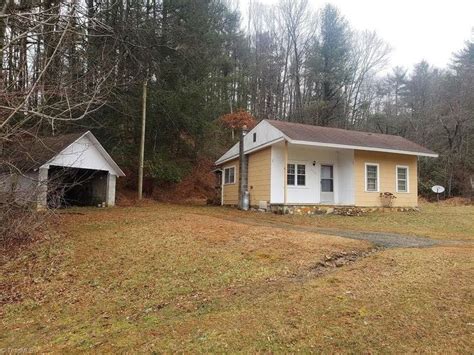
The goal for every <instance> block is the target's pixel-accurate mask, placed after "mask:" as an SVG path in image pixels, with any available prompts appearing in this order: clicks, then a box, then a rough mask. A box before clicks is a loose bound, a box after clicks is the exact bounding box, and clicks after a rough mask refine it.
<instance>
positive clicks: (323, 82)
mask: <svg viewBox="0 0 474 355" xmlns="http://www.w3.org/2000/svg"><path fill="white" fill-rule="evenodd" d="M251 4H252V5H251V6H250V8H249V11H248V12H249V14H248V16H246V18H245V19H244V20H243V18H242V16H241V13H240V10H239V9H238V8H237V7H236V5H235V4H234V3H233V2H231V1H224V0H222V1H219V0H202V1H189V0H141V1H140V0H101V1H99V0H69V1H66V0H44V1H38V0H18V1H14V0H2V1H0V48H1V51H0V57H1V61H0V127H1V136H0V139H1V142H0V143H2V144H8V142H11V141H14V140H15V139H16V137H18V135H24V134H42V135H54V134H58V133H65V132H74V131H80V130H85V129H91V130H92V131H93V132H94V134H96V135H97V136H98V138H99V139H100V140H101V142H102V143H103V144H104V145H105V146H106V148H107V149H108V150H109V151H110V152H111V154H112V155H113V156H114V157H115V158H116V159H117V161H118V162H119V164H120V165H121V166H122V167H124V168H126V169H127V170H128V171H129V172H130V174H129V176H131V177H132V180H133V174H134V172H135V171H136V168H137V161H138V146H139V144H138V143H139V138H140V127H141V95H142V85H143V82H144V81H145V80H146V81H147V82H148V108H147V131H146V146H145V166H146V169H145V170H146V174H147V175H148V176H149V177H153V178H154V179H155V182H156V183H157V184H163V183H175V182H179V181H181V180H182V179H184V178H185V177H186V176H187V175H188V174H189V173H190V172H192V171H193V167H194V166H195V165H196V163H197V162H198V161H202V159H205V160H209V161H212V160H213V159H215V158H216V157H218V156H219V155H220V154H221V153H222V152H223V151H224V150H225V149H226V148H228V147H229V145H230V144H231V143H232V139H233V138H232V137H233V135H232V133H231V131H232V129H231V128H228V127H226V126H224V125H222V120H219V118H220V117H222V116H223V115H225V114H229V113H232V112H235V111H236V110H238V109H243V110H247V111H249V112H250V113H251V114H252V115H253V116H254V117H255V118H256V119H257V120H261V119H265V118H276V119H282V120H289V121H297V122H305V123H311V124H316V125H323V126H334V127H343V128H347V129H354V130H366V131H374V132H381V133H390V134H398V135H402V136H404V137H407V138H409V139H411V140H413V141H415V142H417V143H420V144H422V145H424V146H426V147H428V148H430V149H432V150H434V151H436V152H438V153H440V158H439V159H431V160H424V159H423V160H421V163H420V166H421V178H420V183H421V186H420V190H421V192H422V193H426V192H427V191H428V189H429V188H430V187H431V186H432V185H433V184H435V183H436V184H441V185H445V186H446V187H447V194H448V195H461V194H464V195H468V194H470V193H471V180H470V179H472V176H473V175H474V153H473V145H474V42H472V41H470V42H468V43H466V45H465V47H464V48H459V52H457V53H455V54H453V59H452V62H451V64H450V65H449V66H447V67H446V68H435V67H433V66H431V65H430V64H429V63H428V62H421V63H419V64H417V65H415V66H414V67H413V68H401V67H395V68H393V69H390V68H387V63H388V59H389V56H390V51H391V50H390V45H389V44H387V43H385V42H384V40H383V39H382V38H380V37H379V36H378V35H377V34H376V33H375V32H370V31H364V32H359V31H356V30H354V29H353V28H351V25H350V16H348V17H345V14H342V13H340V12H339V11H338V9H337V8H335V7H333V6H331V5H326V6H325V7H324V8H321V9H319V10H317V12H313V10H312V7H311V6H309V3H308V1H307V0H298V1H295V0H281V1H280V2H279V3H278V5H275V6H264V5H262V4H259V3H258V2H251ZM346 15H349V14H346ZM382 73H388V74H382ZM234 139H235V138H234ZM1 164H4V165H7V164H8V162H5V161H1ZM11 169H14V167H11Z"/></svg>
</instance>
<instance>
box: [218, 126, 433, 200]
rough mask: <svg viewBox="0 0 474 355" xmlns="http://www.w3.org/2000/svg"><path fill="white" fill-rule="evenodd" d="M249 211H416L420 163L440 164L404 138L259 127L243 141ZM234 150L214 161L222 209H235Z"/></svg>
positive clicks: (236, 163) (236, 149)
mask: <svg viewBox="0 0 474 355" xmlns="http://www.w3.org/2000/svg"><path fill="white" fill-rule="evenodd" d="M243 149H244V152H245V156H246V160H247V164H248V169H247V170H248V176H247V178H248V184H247V188H248V192H249V197H250V205H251V206H253V207H260V208H268V207H270V206H275V205H279V206H286V205H288V206H290V205H293V206H294V205H325V206H326V205H329V206H358V207H382V206H384V205H385V203H386V199H385V200H384V198H383V197H382V196H381V195H382V194H384V193H389V194H385V195H389V196H390V194H391V195H393V196H394V197H395V198H392V199H390V200H391V201H392V202H391V203H392V206H393V207H416V206H417V205H418V189H417V185H418V178H417V161H418V157H420V156H423V157H438V155H437V154H436V153H434V152H432V151H431V150H429V149H427V148H424V147H422V146H420V145H418V144H416V143H414V142H411V141H409V140H407V139H405V138H403V137H399V136H394V135H387V134H377V133H368V132H359V131H349V130H344V129H339V128H330V127H319V126H312V125H305V124H299V123H291V122H285V121H275V120H263V121H261V122H260V123H259V124H258V125H257V126H255V127H254V128H253V129H252V130H251V131H249V132H248V133H247V134H246V135H245V137H244V139H243ZM239 162H240V155H239V143H236V144H235V145H234V146H233V147H232V148H230V149H229V150H228V151H227V152H226V153H225V154H224V155H222V156H221V157H220V158H219V159H218V160H217V161H216V163H215V164H216V166H217V167H218V169H219V171H221V172H222V185H221V190H222V191H221V194H222V196H221V199H222V201H221V202H222V204H223V205H237V204H238V202H239V165H240V164H239Z"/></svg>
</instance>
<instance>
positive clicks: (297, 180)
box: [286, 164, 306, 186]
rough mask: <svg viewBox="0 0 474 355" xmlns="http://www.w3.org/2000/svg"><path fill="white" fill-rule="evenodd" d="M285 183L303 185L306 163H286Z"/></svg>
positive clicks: (304, 182) (304, 183)
mask: <svg viewBox="0 0 474 355" xmlns="http://www.w3.org/2000/svg"><path fill="white" fill-rule="evenodd" d="M286 184H287V185H289V186H305V185H306V165H304V164H288V165H287V173H286Z"/></svg>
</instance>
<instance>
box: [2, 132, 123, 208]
mask: <svg viewBox="0 0 474 355" xmlns="http://www.w3.org/2000/svg"><path fill="white" fill-rule="evenodd" d="M120 176H125V174H124V173H123V171H122V170H121V169H120V168H119V166H118V165H117V164H116V163H115V162H114V160H113V159H112V158H111V156H110V155H109V154H108V153H107V152H106V150H105V149H104V147H102V145H101V144H100V143H99V141H98V140H97V138H96V137H95V136H94V135H93V134H92V133H91V132H90V131H87V132H85V133H84V132H83V133H72V134H66V135H60V136H54V137H45V138H38V137H31V136H30V137H28V136H26V137H24V138H22V139H20V140H18V141H16V142H14V143H11V144H10V145H8V146H6V147H3V149H2V167H1V170H0V192H1V195H0V203H2V202H3V203H5V202H10V203H11V202H14V203H15V204H18V205H33V206H35V207H36V208H37V209H45V208H48V207H54V208H57V207H68V206H114V205H115V189H116V179H117V177H120Z"/></svg>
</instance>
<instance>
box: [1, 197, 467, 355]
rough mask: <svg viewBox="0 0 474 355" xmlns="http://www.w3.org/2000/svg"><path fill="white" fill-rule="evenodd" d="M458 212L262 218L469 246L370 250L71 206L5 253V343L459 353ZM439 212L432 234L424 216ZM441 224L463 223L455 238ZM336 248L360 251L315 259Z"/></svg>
mask: <svg viewBox="0 0 474 355" xmlns="http://www.w3.org/2000/svg"><path fill="white" fill-rule="evenodd" d="M456 209H457V210H456V212H454V211H452V210H450V208H449V207H443V208H437V209H433V210H430V209H424V211H423V212H422V213H419V214H418V215H412V214H404V213H391V214H386V215H383V216H380V217H377V218H380V219H382V220H383V221H380V220H378V219H377V218H376V217H360V218H359V219H357V217H356V218H351V217H339V218H338V219H335V218H332V217H329V216H325V217H328V218H327V219H326V218H324V217H317V218H316V219H313V218H310V217H306V218H296V217H288V216H272V215H267V214H260V216H262V217H261V218H268V219H270V220H275V221H278V222H281V223H301V224H308V223H318V225H319V224H321V225H323V224H324V225H325V226H335V227H337V228H352V229H362V228H363V226H364V225H365V227H366V228H364V229H365V230H384V229H386V230H392V229H393V228H395V227H394V226H396V225H399V226H400V227H399V228H398V230H397V231H398V232H406V233H416V234H421V235H423V234H424V232H423V231H425V232H426V235H428V236H430V237H434V238H438V239H448V242H449V241H450V240H453V239H457V240H464V241H462V242H459V243H455V244H453V243H447V244H446V245H443V244H440V245H438V246H436V247H431V248H424V249H390V250H382V251H376V252H375V251H373V250H372V247H371V245H370V244H368V243H367V242H362V241H356V240H350V239H344V238H339V237H330V236H322V235H318V234H314V233H306V232H295V231H291V230H288V229H281V228H275V227H270V226H269V227H263V226H262V227H257V226H250V225H248V224H243V223H238V222H235V221H232V220H230V219H232V218H234V217H236V216H239V218H241V217H242V216H246V217H247V218H255V216H256V214H246V215H243V214H242V213H240V212H237V211H233V210H228V209H222V208H204V207H200V208H199V207H195V208H194V207H193V208H191V207H182V206H174V205H160V204H156V205H155V204H153V205H150V206H146V207H129V208H115V209H108V210H99V209H77V210H71V211H68V212H69V213H67V214H63V215H62V216H61V217H60V221H59V223H58V226H60V227H58V228H59V232H58V233H57V234H54V235H52V236H51V237H50V238H49V240H47V241H45V242H42V243H37V244H35V245H32V246H31V247H29V248H28V249H26V250H25V251H24V252H23V253H22V254H21V256H18V257H15V258H6V257H4V258H3V260H2V264H1V266H0V272H1V276H0V284H1V293H2V299H1V302H2V303H1V308H0V316H1V318H2V323H1V328H0V351H1V350H2V349H3V350H5V349H7V350H15V349H23V350H25V349H27V350H32V351H57V352H60V351H74V350H92V351H132V350H138V351H158V352H172V351H194V352H235V351H241V352H256V351H276V352H283V351H314V352H330V353H332V352H369V353H373V352H392V353H400V352H421V351H423V352H451V353H452V352H466V353H467V352H470V351H471V350H472V346H473V343H472V332H473V328H474V325H473V324H474V319H473V317H472V315H473V293H472V291H473V288H472V278H473V258H472V255H473V252H474V249H473V245H472V243H471V242H469V241H467V239H469V237H471V238H472V234H471V235H469V230H471V231H472V228H473V223H474V222H473V221H474V218H473V217H474V215H473V209H472V207H456ZM450 211H452V212H450ZM445 212H446V214H449V216H450V217H449V218H448V219H446V222H445V223H441V224H438V226H440V227H439V228H437V227H433V225H431V224H430V223H427V222H426V221H428V220H431V219H436V218H435V216H436V214H437V215H438V218H439V219H441V218H444V215H445ZM425 214H428V216H427V215H425ZM223 217H225V219H224V218H223ZM372 218H374V220H373V221H372V222H370V221H371V220H372ZM416 218H418V219H419V220H421V222H419V223H418V222H415V219H416ZM466 218H467V219H468V222H467V223H466V222H465V220H466ZM454 219H457V222H456V221H454ZM403 220H406V222H405V223H403ZM337 221H339V222H338V223H337ZM446 224H448V226H449V225H452V226H458V225H459V224H462V226H463V227H462V228H459V229H456V230H455V232H453V233H452V234H450V233H449V230H448V228H449V227H446ZM443 236H445V238H444V237H443ZM366 252H368V253H367V254H365V253H366ZM342 253H348V254H349V255H352V254H354V255H358V256H359V258H358V259H357V260H356V261H355V262H352V263H348V264H346V265H344V266H341V267H327V268H321V267H320V266H321V262H324V261H325V260H327V259H328V258H330V257H331V256H333V255H336V254H338V255H342Z"/></svg>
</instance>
